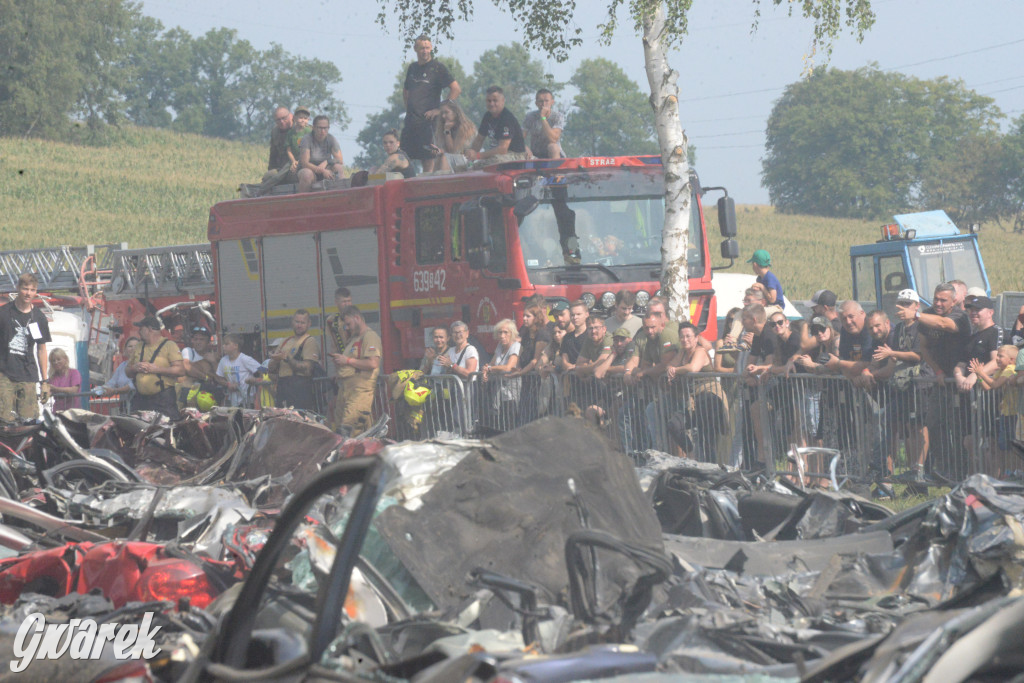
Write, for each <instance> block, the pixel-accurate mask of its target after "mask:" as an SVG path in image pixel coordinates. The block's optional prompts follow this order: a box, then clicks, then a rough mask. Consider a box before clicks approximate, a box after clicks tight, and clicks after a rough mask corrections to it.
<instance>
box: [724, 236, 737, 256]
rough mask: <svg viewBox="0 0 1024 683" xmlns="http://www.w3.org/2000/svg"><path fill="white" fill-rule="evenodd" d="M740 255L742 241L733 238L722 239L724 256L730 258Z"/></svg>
mask: <svg viewBox="0 0 1024 683" xmlns="http://www.w3.org/2000/svg"><path fill="white" fill-rule="evenodd" d="M739 257H740V243H739V242H737V241H736V240H733V239H728V240H722V258H727V259H730V260H734V259H738V258H739Z"/></svg>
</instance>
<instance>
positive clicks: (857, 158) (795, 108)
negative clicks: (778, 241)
mask: <svg viewBox="0 0 1024 683" xmlns="http://www.w3.org/2000/svg"><path fill="white" fill-rule="evenodd" d="M999 116H1000V114H999V110H998V109H997V108H996V107H995V106H994V105H993V102H992V100H991V99H990V98H987V97H983V96H981V95H978V94H976V93H974V92H972V91H970V90H968V89H966V88H965V87H964V85H963V84H962V83H961V82H959V81H950V80H947V79H945V78H940V79H935V80H931V81H922V80H918V79H916V78H912V77H908V76H905V75H903V74H899V73H887V72H882V71H879V70H878V69H877V68H874V67H868V68H863V69H858V70H856V71H840V70H836V69H824V70H819V71H816V72H815V73H814V74H813V75H812V76H811V77H810V78H809V79H807V80H804V81H800V82H798V83H794V84H792V85H790V86H789V87H787V88H786V91H785V93H784V94H783V96H782V97H781V98H780V99H779V101H778V102H777V103H776V105H775V107H774V108H773V110H772V113H771V115H770V116H769V118H768V128H767V154H766V156H765V159H764V161H763V172H762V177H763V181H764V185H765V187H767V188H768V193H769V196H770V197H771V201H772V204H774V205H775V207H776V208H778V209H779V210H781V211H785V212H790V213H809V214H817V215H828V216H841V217H851V218H884V217H886V216H889V215H892V214H893V213H894V212H900V211H903V210H911V209H919V208H946V209H949V210H952V211H953V213H958V212H959V213H960V214H961V216H967V215H977V214H978V212H979V211H981V210H982V207H983V206H985V205H986V203H985V201H984V200H982V199H979V198H978V197H976V196H972V195H973V194H975V193H976V192H977V191H978V188H977V187H975V186H972V185H971V183H969V182H964V181H965V176H964V173H965V172H966V173H967V175H968V176H975V177H977V178H978V179H979V180H980V178H981V177H982V175H984V174H983V173H981V169H979V168H976V165H977V164H978V163H979V162H980V161H981V160H982V159H983V158H984V154H985V153H986V152H985V150H990V149H991V148H992V145H993V139H992V136H993V134H994V133H995V131H996V130H997V128H996V120H997V119H998V117H999ZM969 159H971V160H973V161H970V162H969V161H968V160H969ZM972 164H973V165H972ZM958 165H959V168H957V166H958ZM966 165H971V170H968V169H967V166H966Z"/></svg>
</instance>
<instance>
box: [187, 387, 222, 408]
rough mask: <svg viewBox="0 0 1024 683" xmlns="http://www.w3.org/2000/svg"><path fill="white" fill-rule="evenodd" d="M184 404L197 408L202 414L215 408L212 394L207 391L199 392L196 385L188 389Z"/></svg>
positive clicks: (215, 402) (215, 404) (215, 403)
mask: <svg viewBox="0 0 1024 683" xmlns="http://www.w3.org/2000/svg"><path fill="white" fill-rule="evenodd" d="M185 402H186V403H187V404H188V405H190V406H195V407H196V408H199V410H202V411H203V412H206V411H208V410H211V409H212V408H215V407H216V406H217V401H216V400H215V399H214V398H213V394H211V393H210V392H209V391H202V390H200V388H199V385H198V384H197V385H195V386H194V387H192V388H191V389H189V392H188V397H187V398H186V399H185Z"/></svg>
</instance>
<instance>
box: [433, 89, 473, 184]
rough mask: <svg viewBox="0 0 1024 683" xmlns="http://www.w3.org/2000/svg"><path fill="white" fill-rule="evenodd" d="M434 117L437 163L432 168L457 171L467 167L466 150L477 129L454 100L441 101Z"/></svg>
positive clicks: (451, 171) (471, 142) (450, 171)
mask: <svg viewBox="0 0 1024 683" xmlns="http://www.w3.org/2000/svg"><path fill="white" fill-rule="evenodd" d="M439 111H440V114H439V115H438V116H437V117H436V118H434V150H435V155H436V156H437V161H438V164H439V168H438V164H435V169H434V170H443V171H447V172H449V173H458V172H460V171H465V170H466V169H467V168H468V162H467V160H466V150H467V149H469V148H470V145H472V144H473V140H474V139H475V138H476V134H477V130H476V126H474V125H473V122H472V121H470V120H469V117H468V116H466V112H464V111H463V110H462V107H460V106H459V105H458V104H456V103H455V102H443V103H442V104H441V106H440V107H439Z"/></svg>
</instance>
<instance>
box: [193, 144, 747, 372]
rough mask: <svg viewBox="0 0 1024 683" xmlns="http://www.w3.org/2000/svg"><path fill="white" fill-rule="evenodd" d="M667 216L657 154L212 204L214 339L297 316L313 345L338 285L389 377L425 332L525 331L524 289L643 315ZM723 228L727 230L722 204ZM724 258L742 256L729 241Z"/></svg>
mask: <svg viewBox="0 0 1024 683" xmlns="http://www.w3.org/2000/svg"><path fill="white" fill-rule="evenodd" d="M691 184H692V187H693V196H692V197H691V200H692V204H691V221H690V230H689V248H688V250H687V257H686V258H687V266H688V269H689V277H690V296H691V319H692V320H693V321H694V322H695V323H697V324H699V326H700V327H701V328H702V329H704V330H705V332H706V334H709V335H714V334H715V331H716V317H717V316H716V310H715V301H714V292H713V290H712V289H711V254H710V253H709V249H708V239H707V232H706V227H705V220H704V211H703V208H702V204H701V197H702V194H703V191H702V189H701V187H700V184H699V181H698V179H697V177H696V175H694V176H693V177H692V183H691ZM715 189H719V190H721V189H723V188H715ZM663 222H664V181H663V169H662V165H661V159H660V158H659V157H601V158H581V159H555V160H534V161H522V162H511V163H505V164H499V165H496V166H492V167H488V168H485V169H483V170H478V171H473V172H469V173H461V174H456V175H440V176H424V177H418V178H412V179H408V180H405V179H387V180H383V179H382V180H380V181H377V182H376V184H374V182H373V181H372V182H371V184H369V185H367V186H364V187H353V188H345V189H338V190H328V191H323V192H316V193H309V194H301V195H298V194H294V195H279V196H270V197H262V198H256V199H239V200H232V201H226V202H221V203H219V204H217V205H215V206H214V207H213V208H212V209H211V210H210V222H209V239H210V242H211V247H212V253H213V261H214V268H215V275H216V277H215V280H216V288H217V302H218V304H219V309H220V317H219V323H220V327H221V332H223V333H239V334H242V335H244V336H245V337H246V339H247V344H246V346H247V347H248V348H249V350H250V352H254V353H263V354H265V353H266V345H267V343H268V342H269V341H271V340H273V339H275V338H280V337H287V336H289V335H291V318H292V316H293V314H294V313H295V311H297V310H299V309H306V310H307V311H308V312H309V313H310V315H311V318H312V328H311V333H312V334H321V335H322V330H323V328H324V320H325V318H326V317H327V316H328V315H329V314H331V313H333V312H334V305H333V295H334V291H335V289H336V288H338V287H346V288H348V289H349V290H350V292H351V294H352V298H353V301H354V303H355V304H356V305H357V306H358V307H359V308H360V310H361V311H362V312H363V314H364V316H365V317H366V320H367V322H368V323H369V324H370V326H371V327H373V328H374V329H376V330H377V331H378V332H379V333H380V334H381V337H382V340H383V346H384V348H383V356H384V368H385V370H386V371H389V372H390V371H393V370H395V369H398V368H401V367H408V366H410V365H415V364H417V363H418V361H419V359H420V358H422V356H423V353H424V349H425V347H426V345H428V344H429V343H430V333H431V329H432V328H433V327H435V326H439V325H444V326H446V327H447V326H448V325H449V324H450V323H452V322H453V321H455V320H462V321H464V322H466V323H467V324H468V326H469V328H470V332H471V334H473V335H476V336H477V338H479V339H480V341H481V342H483V343H484V344H485V345H486V346H488V347H489V348H493V344H494V342H493V340H492V339H491V334H490V333H491V331H492V330H493V328H494V325H495V323H496V322H498V321H499V320H500V319H502V318H513V319H515V320H516V321H517V323H519V322H521V320H522V310H523V299H524V298H526V297H528V296H530V295H533V294H537V293H539V294H541V295H543V296H544V297H545V298H546V299H547V300H549V301H550V300H554V299H557V298H565V299H568V300H570V301H571V300H575V299H582V300H583V301H585V302H586V303H587V304H588V305H589V306H590V307H591V309H592V310H595V311H597V312H599V313H602V314H604V313H610V311H611V309H612V307H613V306H614V299H615V293H616V292H618V291H619V290H622V289H629V290H631V291H634V292H636V294H637V302H638V305H639V306H641V307H642V306H643V305H644V304H646V302H647V300H648V299H649V298H650V297H651V296H652V295H654V294H655V293H656V292H657V291H658V288H659V284H658V282H659V279H660V274H661V232H662V225H663ZM719 222H720V227H721V232H722V234H723V236H725V237H727V238H731V237H733V236H735V234H736V221H735V209H734V207H733V204H732V199H731V198H729V197H728V196H725V197H722V199H720V200H719ZM722 250H723V255H724V256H726V257H728V256H729V254H730V253H733V252H736V251H737V249H736V243H735V241H734V240H732V239H727V240H725V242H723V246H722ZM324 351H326V348H325V349H324Z"/></svg>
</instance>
